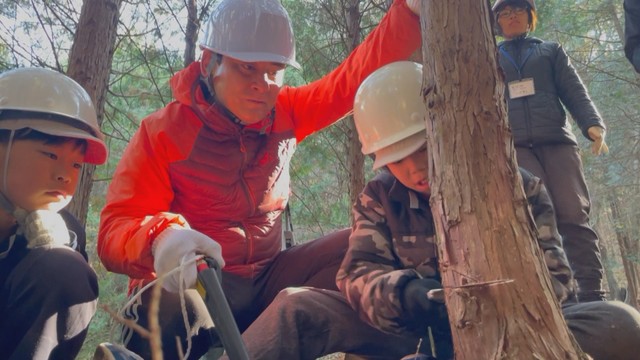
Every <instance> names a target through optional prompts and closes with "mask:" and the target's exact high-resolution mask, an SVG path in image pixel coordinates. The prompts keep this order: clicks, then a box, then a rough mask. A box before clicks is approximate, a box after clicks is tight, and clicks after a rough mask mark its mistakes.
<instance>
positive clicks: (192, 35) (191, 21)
mask: <svg viewBox="0 0 640 360" xmlns="http://www.w3.org/2000/svg"><path fill="white" fill-rule="evenodd" d="M185 4H186V5H187V14H188V17H187V27H186V34H185V47H184V67H187V66H188V65H189V64H191V63H192V62H194V61H195V60H196V41H198V30H199V29H200V19H199V18H198V5H197V4H196V0H186V1H185Z"/></svg>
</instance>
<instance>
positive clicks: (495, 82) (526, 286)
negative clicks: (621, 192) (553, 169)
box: [421, 0, 588, 360]
mask: <svg viewBox="0 0 640 360" xmlns="http://www.w3.org/2000/svg"><path fill="white" fill-rule="evenodd" d="M422 4H423V5H422V10H421V11H422V13H421V15H422V16H421V17H422V37H423V44H422V48H423V49H424V50H423V59H424V60H423V64H424V79H423V94H424V97H425V104H426V106H427V108H428V111H429V112H428V116H427V119H426V125H427V138H428V150H429V152H430V160H429V173H430V174H431V175H430V176H431V178H430V180H431V186H432V196H431V205H432V209H433V212H434V220H435V225H436V232H437V235H438V245H439V256H440V270H441V273H442V283H443V286H444V288H445V297H446V303H447V308H448V312H449V317H450V322H451V325H452V332H453V342H454V347H455V353H456V359H457V360H467V359H469V360H470V359H474V360H475V359H483V360H490V359H588V356H587V355H585V354H584V353H583V352H582V351H580V349H579V346H578V345H577V343H576V341H575V339H574V338H573V336H572V334H571V333H570V332H569V331H568V329H567V325H566V323H565V321H564V318H563V317H562V313H561V310H560V306H559V305H558V303H557V302H556V300H555V296H554V295H553V290H552V287H551V282H550V280H549V273H548V270H547V268H546V266H545V264H544V262H543V260H542V257H541V253H540V250H539V249H538V246H537V243H536V241H535V236H536V235H535V230H534V229H535V225H534V223H533V219H532V217H531V214H530V212H529V211H528V208H527V203H526V198H525V196H524V191H523V189H522V180H521V178H520V176H519V173H518V170H517V169H518V168H517V165H516V161H515V156H514V155H515V154H514V147H513V141H512V139H511V134H510V130H509V127H508V123H507V120H506V108H505V102H504V86H503V82H502V80H501V78H500V75H499V73H498V70H497V65H496V64H497V60H496V56H497V52H496V47H495V39H494V35H493V31H492V25H491V20H490V18H489V16H490V15H489V11H490V10H489V2H488V1H477V0H460V1H439V0H431V1H422ZM492 281H497V283H491V282H492ZM509 281H511V282H509ZM471 284H476V285H471Z"/></svg>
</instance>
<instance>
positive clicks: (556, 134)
mask: <svg viewBox="0 0 640 360" xmlns="http://www.w3.org/2000/svg"><path fill="white" fill-rule="evenodd" d="M498 48H499V55H500V66H501V67H502V69H503V71H504V74H505V84H507V99H508V101H507V106H508V111H509V122H510V123H511V130H512V132H513V138H514V142H515V145H516V146H527V147H534V146H537V145H547V144H574V145H575V144H577V142H576V137H575V135H574V134H573V133H572V131H571V127H570V125H569V123H568V122H567V116H566V113H565V110H564V108H563V105H564V106H565V107H566V108H567V110H569V112H570V113H571V116H572V117H573V119H574V120H575V121H576V123H577V125H578V126H579V127H580V130H581V131H582V134H583V135H584V136H585V137H586V138H587V139H589V136H588V134H587V129H588V128H590V127H591V126H594V125H597V126H600V127H602V128H605V125H604V123H603V121H602V119H601V117H600V114H599V113H598V110H597V109H596V107H595V105H594V104H593V102H592V101H591V99H590V98H589V94H588V93H587V89H586V88H585V86H584V84H582V81H581V80H580V77H579V76H578V73H577V72H576V70H575V69H574V68H573V66H572V65H571V63H570V61H569V58H568V57H567V54H566V53H565V51H564V49H562V47H561V46H560V45H559V44H558V43H555V42H550V41H543V40H540V39H537V38H534V37H525V38H519V39H514V40H509V41H503V42H501V43H500V44H498ZM518 68H520V69H518ZM527 78H533V79H534V86H535V94H534V95H531V96H526V97H521V98H516V99H510V97H509V96H508V84H509V82H511V81H514V80H522V79H527Z"/></svg>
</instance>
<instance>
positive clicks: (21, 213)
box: [13, 209, 71, 249]
mask: <svg viewBox="0 0 640 360" xmlns="http://www.w3.org/2000/svg"><path fill="white" fill-rule="evenodd" d="M13 215H14V217H15V218H16V220H17V222H18V225H19V231H22V234H23V235H24V237H25V238H26V239H27V248H29V249H33V248H36V247H40V246H46V245H50V246H67V245H69V242H70V241H71V238H70V236H69V229H68V228H67V224H66V223H65V222H64V219H63V218H62V216H60V214H58V213H57V212H56V211H51V210H35V211H32V212H29V213H28V212H27V211H25V210H22V209H20V210H17V211H15V212H14V214H13Z"/></svg>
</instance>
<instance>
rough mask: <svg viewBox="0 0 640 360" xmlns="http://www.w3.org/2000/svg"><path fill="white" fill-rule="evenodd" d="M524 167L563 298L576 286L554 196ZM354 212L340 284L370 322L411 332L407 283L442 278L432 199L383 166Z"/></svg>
mask: <svg viewBox="0 0 640 360" xmlns="http://www.w3.org/2000/svg"><path fill="white" fill-rule="evenodd" d="M520 172H521V175H522V178H523V182H524V188H525V193H526V195H527V199H528V201H529V204H530V205H531V210H532V214H533V217H534V219H535V221H536V224H537V226H538V242H539V244H540V247H541V249H542V250H543V252H544V259H545V262H546V264H547V266H548V268H549V271H550V273H551V274H552V283H553V285H554V290H555V293H556V296H557V297H558V299H559V301H560V302H562V301H564V300H565V299H567V297H569V296H571V295H572V294H573V293H574V291H575V288H574V285H573V284H574V280H573V278H572V274H571V270H570V268H569V264H568V261H567V258H566V255H565V253H564V251H563V249H562V243H561V240H560V236H559V234H558V232H557V228H556V223H555V216H554V212H553V207H552V205H551V200H550V198H549V195H548V194H547V191H546V188H545V187H544V186H543V185H542V183H541V181H540V180H539V179H538V178H536V177H534V176H533V175H531V173H528V172H527V171H526V170H523V169H520ZM353 214H354V217H355V224H354V228H353V233H352V234H351V238H350V239H349V249H348V250H347V253H346V255H345V258H344V260H343V262H342V265H341V267H340V270H339V271H338V275H337V278H336V282H337V285H338V288H339V289H340V290H341V291H342V293H343V294H344V295H345V296H346V298H347V300H348V301H349V303H350V304H351V306H352V307H353V308H354V309H355V310H356V311H357V312H358V313H359V315H360V318H362V319H363V320H364V321H365V322H367V323H368V324H370V325H372V326H374V327H376V328H378V329H381V330H383V331H386V332H390V333H396V334H403V333H411V332H412V331H411V330H410V329H412V328H413V326H412V325H411V323H412V319H411V318H410V317H409V316H406V315H405V311H403V305H402V303H401V301H400V299H401V295H402V291H403V289H404V286H405V285H406V283H407V282H408V281H409V280H412V279H416V278H420V277H422V278H427V277H431V278H435V279H437V280H438V281H439V280H440V276H439V274H438V259H437V250H436V244H435V228H434V224H433V218H432V214H431V209H430V207H429V199H427V198H425V197H422V196H420V195H418V194H417V193H416V192H414V191H412V190H409V189H407V188H406V187H404V185H402V184H401V183H400V182H399V181H397V180H396V179H395V178H394V177H393V175H391V174H390V173H388V172H382V173H380V174H378V175H377V176H376V177H375V178H374V179H373V180H372V181H370V182H369V183H368V184H367V186H366V187H365V189H364V190H363V191H362V193H361V194H360V197H359V199H358V201H357V202H356V204H355V205H354V207H353Z"/></svg>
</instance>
